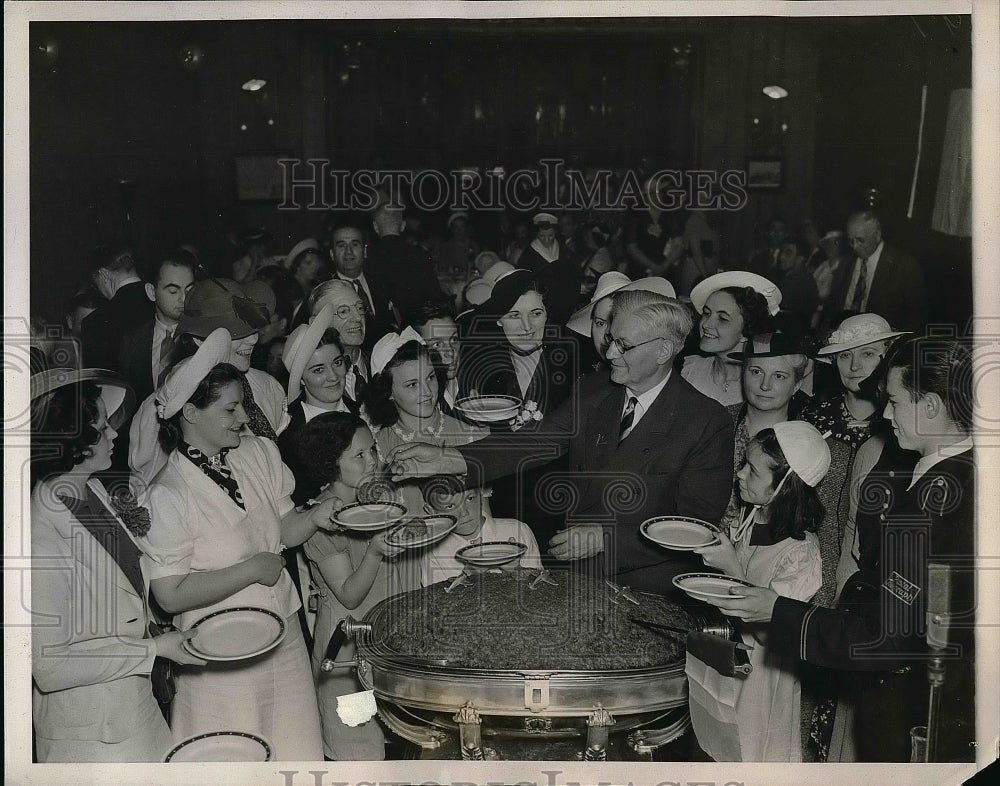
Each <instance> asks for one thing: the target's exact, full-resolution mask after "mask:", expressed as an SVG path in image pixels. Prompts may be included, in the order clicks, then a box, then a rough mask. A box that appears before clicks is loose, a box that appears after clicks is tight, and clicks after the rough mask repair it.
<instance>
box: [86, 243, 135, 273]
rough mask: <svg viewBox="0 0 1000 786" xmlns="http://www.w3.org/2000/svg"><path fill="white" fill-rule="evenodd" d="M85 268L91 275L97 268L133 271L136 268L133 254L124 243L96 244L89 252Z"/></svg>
mask: <svg viewBox="0 0 1000 786" xmlns="http://www.w3.org/2000/svg"><path fill="white" fill-rule="evenodd" d="M87 269H88V271H89V272H90V274H91V275H93V274H94V273H96V272H97V271H98V270H112V271H124V272H128V271H134V270H135V269H136V262H135V254H133V253H132V249H131V248H129V247H128V246H126V245H123V244H118V245H106V244H98V245H97V246H95V247H94V249H93V251H92V252H91V254H90V259H89V264H88V265H87Z"/></svg>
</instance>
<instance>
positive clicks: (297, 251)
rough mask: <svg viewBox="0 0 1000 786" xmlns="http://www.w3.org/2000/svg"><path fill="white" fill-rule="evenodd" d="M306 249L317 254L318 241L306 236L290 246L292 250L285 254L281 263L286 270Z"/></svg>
mask: <svg viewBox="0 0 1000 786" xmlns="http://www.w3.org/2000/svg"><path fill="white" fill-rule="evenodd" d="M306 251H312V252H313V253H314V254H319V242H317V241H316V240H314V239H313V238H311V237H307V238H306V239H305V240H300V241H299V242H298V243H296V244H295V245H294V246H292V250H291V251H289V252H288V253H287V254H286V255H285V259H284V261H283V262H282V265H283V266H284V267H285V269H286V270H290V269H291V267H292V265H293V264H294V263H295V260H296V259H298V258H299V256H301V255H302V254H304V253H305V252H306Z"/></svg>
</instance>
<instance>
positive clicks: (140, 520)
mask: <svg viewBox="0 0 1000 786" xmlns="http://www.w3.org/2000/svg"><path fill="white" fill-rule="evenodd" d="M110 499H111V507H113V508H114V509H115V513H117V514H118V518H120V519H121V520H122V521H123V522H125V526H126V527H128V531H129V532H131V533H132V534H133V535H135V536H136V537H139V538H141V537H143V536H144V535H145V534H146V533H147V532H149V527H150V524H151V522H150V519H149V510H148V509H147V508H144V507H143V506H142V505H140V504H139V502H138V500H136V498H135V494H133V493H132V492H130V491H123V492H120V493H118V494H115V495H114V496H112V497H111V498H110Z"/></svg>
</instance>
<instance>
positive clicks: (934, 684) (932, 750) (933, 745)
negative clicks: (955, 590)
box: [923, 562, 951, 762]
mask: <svg viewBox="0 0 1000 786" xmlns="http://www.w3.org/2000/svg"><path fill="white" fill-rule="evenodd" d="M927 584H928V593H927V605H928V608H927V611H926V614H927V636H926V638H927V646H928V647H929V648H930V650H931V656H930V660H929V661H928V663H927V682H928V685H929V688H930V689H929V693H928V696H927V746H926V749H925V752H924V757H923V760H924V761H925V762H932V761H935V760H936V759H937V742H938V727H939V726H940V724H941V689H942V688H943V687H944V678H945V665H944V651H945V650H946V649H947V648H948V633H949V630H948V629H949V627H950V625H951V613H950V612H951V567H950V566H949V565H946V564H943V563H938V562H929V563H928V564H927Z"/></svg>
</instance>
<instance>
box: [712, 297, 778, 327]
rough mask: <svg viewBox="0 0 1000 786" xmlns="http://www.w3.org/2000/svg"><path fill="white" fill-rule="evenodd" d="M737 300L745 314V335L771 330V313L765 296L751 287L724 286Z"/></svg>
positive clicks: (742, 312)
mask: <svg viewBox="0 0 1000 786" xmlns="http://www.w3.org/2000/svg"><path fill="white" fill-rule="evenodd" d="M719 291H721V292H725V293H726V294H727V295H729V296H730V297H732V299H733V300H735V301H736V305H737V306H739V307H740V313H741V314H742V315H743V335H744V336H746V337H747V338H750V337H751V336H755V335H757V334H758V333H770V332H771V315H770V313H768V310H767V301H766V300H765V299H764V296H763V295H762V294H760V293H759V292H757V291H756V290H754V289H751V288H750V287H722V289H721V290H719Z"/></svg>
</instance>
